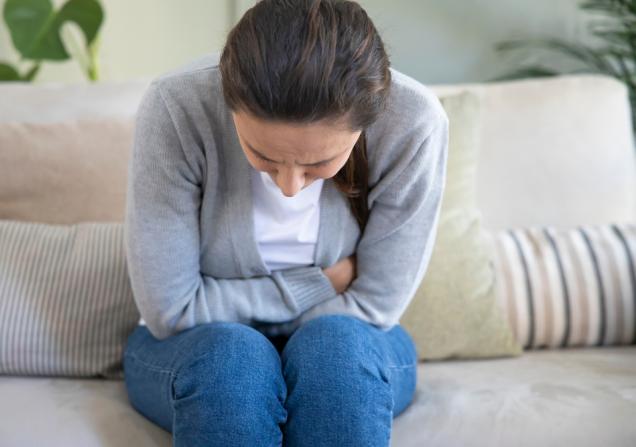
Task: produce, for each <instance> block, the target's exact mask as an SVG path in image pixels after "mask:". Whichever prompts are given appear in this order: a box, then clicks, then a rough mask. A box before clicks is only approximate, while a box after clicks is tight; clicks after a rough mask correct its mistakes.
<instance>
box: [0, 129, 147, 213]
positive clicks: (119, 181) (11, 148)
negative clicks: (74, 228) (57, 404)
mask: <svg viewBox="0 0 636 447" xmlns="http://www.w3.org/2000/svg"><path fill="white" fill-rule="evenodd" d="M133 131H134V117H129V118H119V117H113V118H92V119H82V120H73V121H61V122H56V123H26V122H17V121H10V122H6V123H0V219H15V220H21V221H32V222H41V223H50V224H72V223H77V222H84V221H99V222H104V221H114V222H121V221H123V220H124V210H125V203H126V180H127V178H126V177H127V166H128V157H129V155H130V147H131V145H132V139H133Z"/></svg>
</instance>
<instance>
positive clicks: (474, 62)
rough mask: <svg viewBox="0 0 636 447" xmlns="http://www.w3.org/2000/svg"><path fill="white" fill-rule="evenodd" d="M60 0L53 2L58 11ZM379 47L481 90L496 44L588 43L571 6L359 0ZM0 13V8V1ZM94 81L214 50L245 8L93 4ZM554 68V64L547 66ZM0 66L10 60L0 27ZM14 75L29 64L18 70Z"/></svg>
mask: <svg viewBox="0 0 636 447" xmlns="http://www.w3.org/2000/svg"><path fill="white" fill-rule="evenodd" d="M63 3H64V0H54V4H55V5H57V6H60V5H61V4H63ZM360 3H361V4H362V6H363V7H364V8H365V9H366V10H367V12H368V13H369V15H370V16H371V18H372V19H373V21H374V23H375V24H376V27H377V28H378V30H379V31H380V33H381V35H382V36H383V38H384V41H385V44H386V47H387V50H388V52H389V56H390V58H391V61H392V64H393V66H394V67H395V68H397V69H398V70H401V71H404V72H405V73H407V74H409V75H411V76H413V77H415V78H416V79H418V80H420V81H421V82H425V83H446V82H462V81H481V80H486V79H489V78H491V77H493V76H495V75H497V74H500V73H501V72H503V71H504V70H505V69H507V68H510V67H512V66H513V65H514V64H515V63H516V62H518V61H519V60H520V59H521V58H522V57H523V55H522V54H521V53H516V54H511V55H509V56H508V57H507V58H504V57H502V56H498V55H497V54H496V53H495V52H494V50H493V45H494V44H495V43H496V42H498V41H500V40H503V39H508V38H514V37H531V36H546V35H550V36H557V37H562V38H566V39H572V40H589V38H587V37H586V32H585V28H584V20H585V19H584V17H583V16H582V15H581V14H580V13H579V12H578V11H577V8H576V5H577V3H578V0H391V1H388V0H360ZM0 4H4V1H3V0H0ZM102 4H103V5H104V8H105V10H106V19H105V22H104V24H103V26H102V31H101V47H100V68H101V70H100V74H101V79H103V80H123V79H128V78H134V77H146V76H154V75H156V74H159V73H161V72H164V71H167V70H169V69H171V68H174V67H176V66H178V65H180V64H182V63H185V62H187V61H188V60H190V59H193V58H195V57H198V56H199V55H201V54H203V53H206V52H209V51H218V50H220V49H221V48H222V46H223V43H224V41H225V36H226V34H227V32H228V31H229V30H230V28H231V26H232V25H233V24H234V23H235V21H236V20H237V19H238V18H239V17H240V16H241V15H242V13H243V12H244V11H245V10H246V9H247V8H249V7H250V6H251V5H252V4H253V0H102ZM553 59H554V58H553ZM0 60H9V61H10V62H12V63H13V62H15V61H17V60H18V56H17V54H16V53H15V52H14V50H13V47H12V44H11V42H10V40H9V34H8V30H7V29H6V27H5V25H4V22H0ZM21 67H23V71H25V69H26V68H27V67H29V64H23V65H21ZM46 81H66V82H77V81H80V82H86V81H85V78H84V76H83V74H82V73H81V71H80V70H79V67H78V65H77V63H76V62H74V61H72V62H63V63H51V62H48V63H45V64H44V65H43V68H42V70H41V71H40V74H39V75H38V77H37V82H46Z"/></svg>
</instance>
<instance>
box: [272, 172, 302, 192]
mask: <svg viewBox="0 0 636 447" xmlns="http://www.w3.org/2000/svg"><path fill="white" fill-rule="evenodd" d="M276 184H277V185H278V187H279V188H280V190H281V192H282V193H283V194H284V195H285V196H287V197H293V196H295V195H296V194H298V191H300V190H301V189H302V188H303V186H304V184H305V176H304V174H302V173H301V172H298V173H296V172H294V170H292V169H286V170H282V171H279V172H278V176H277V177H276Z"/></svg>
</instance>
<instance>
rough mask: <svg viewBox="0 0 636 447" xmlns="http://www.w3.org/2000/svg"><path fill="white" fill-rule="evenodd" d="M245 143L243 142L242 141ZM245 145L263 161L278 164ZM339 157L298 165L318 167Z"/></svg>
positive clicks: (250, 146)
mask: <svg viewBox="0 0 636 447" xmlns="http://www.w3.org/2000/svg"><path fill="white" fill-rule="evenodd" d="M243 141H245V140H243ZM245 144H246V145H247V147H248V148H249V149H250V150H251V151H252V152H254V153H255V154H256V155H258V156H259V157H261V158H262V159H264V160H267V161H270V162H272V163H278V162H277V161H274V160H271V159H269V158H267V157H266V156H265V155H263V154H262V153H260V152H259V151H257V150H256V149H254V148H253V147H252V145H251V144H249V143H248V142H247V141H245ZM340 155H342V152H341V153H340V154H338V155H336V156H334V157H331V158H328V159H327V160H322V161H317V162H315V163H298V164H299V165H301V166H319V165H324V164H326V163H329V162H330V161H332V160H335V159H336V158H338V157H339V156H340Z"/></svg>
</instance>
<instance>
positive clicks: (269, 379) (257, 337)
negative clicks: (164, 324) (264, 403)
mask: <svg viewBox="0 0 636 447" xmlns="http://www.w3.org/2000/svg"><path fill="white" fill-rule="evenodd" d="M190 336H191V338H192V343H191V344H185V345H183V346H182V349H184V350H185V351H187V353H186V354H185V355H184V357H183V358H182V360H181V362H180V363H181V364H180V365H179V367H178V368H177V370H176V372H175V376H176V380H175V390H174V392H175V398H176V397H179V396H178V395H179V394H181V395H183V394H184V393H185V394H188V392H192V391H193V390H192V388H193V387H196V388H197V390H198V391H201V392H208V391H209V392H210V394H211V395H214V396H217V397H218V396H219V395H220V394H225V395H226V396H227V397H228V398H231V396H230V394H232V393H236V394H241V393H250V392H252V391H253V392H258V391H259V390H263V389H264V388H265V386H266V385H267V384H270V385H271V384H278V383H277V382H278V380H277V379H279V377H280V378H281V379H282V373H281V361H280V356H279V355H278V352H277V350H276V348H275V347H274V346H273V345H272V344H271V342H270V341H269V340H268V339H267V337H265V336H264V335H263V334H262V333H260V332H259V331H257V330H256V329H254V328H252V327H250V326H247V325H244V324H241V323H235V322H213V323H205V324H201V325H198V326H196V327H194V328H193V329H192V333H191V334H190ZM278 385H280V384H278ZM280 391H282V390H279V392H280Z"/></svg>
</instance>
